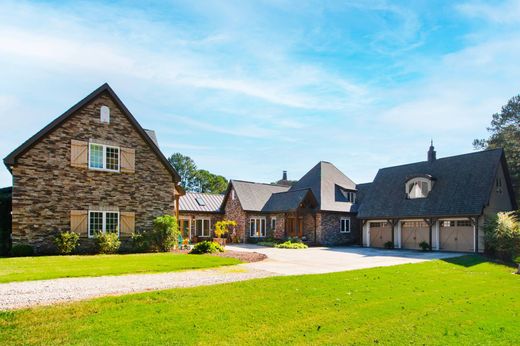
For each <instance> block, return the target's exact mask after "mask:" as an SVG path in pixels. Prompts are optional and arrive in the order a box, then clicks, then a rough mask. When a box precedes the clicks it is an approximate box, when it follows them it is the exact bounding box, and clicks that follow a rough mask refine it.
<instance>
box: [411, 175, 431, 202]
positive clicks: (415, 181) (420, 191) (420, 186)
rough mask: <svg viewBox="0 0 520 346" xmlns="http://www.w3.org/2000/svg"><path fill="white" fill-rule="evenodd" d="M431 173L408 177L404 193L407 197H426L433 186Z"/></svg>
mask: <svg viewBox="0 0 520 346" xmlns="http://www.w3.org/2000/svg"><path fill="white" fill-rule="evenodd" d="M433 181H434V179H433V178H432V176H431V175H428V174H425V175H416V176H412V177H409V178H408V179H407V180H406V184H405V193H406V197H407V198H408V199H416V198H426V197H428V194H429V193H430V191H431V190H432V188H433Z"/></svg>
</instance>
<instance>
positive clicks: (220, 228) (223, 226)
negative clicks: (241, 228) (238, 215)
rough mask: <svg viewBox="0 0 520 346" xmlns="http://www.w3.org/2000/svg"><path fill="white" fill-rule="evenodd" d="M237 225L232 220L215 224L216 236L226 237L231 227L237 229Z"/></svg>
mask: <svg viewBox="0 0 520 346" xmlns="http://www.w3.org/2000/svg"><path fill="white" fill-rule="evenodd" d="M236 225H237V223H236V222H235V221H231V220H222V221H218V222H217V223H215V236H216V237H217V238H222V237H223V236H224V235H226V234H228V233H229V229H230V228H231V227H236Z"/></svg>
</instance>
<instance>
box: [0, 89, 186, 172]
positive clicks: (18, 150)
mask: <svg viewBox="0 0 520 346" xmlns="http://www.w3.org/2000/svg"><path fill="white" fill-rule="evenodd" d="M104 92H106V93H108V94H109V96H110V97H111V98H112V99H113V100H114V102H115V103H116V105H117V106H118V107H119V108H120V109H121V111H122V112H123V114H124V115H125V116H126V117H127V118H128V120H130V123H131V124H132V125H133V126H134V128H135V129H136V131H137V132H138V133H139V134H140V135H141V137H142V138H143V139H144V141H145V142H146V143H147V144H148V145H149V146H150V148H152V151H153V152H154V153H155V154H156V155H157V158H158V159H159V160H160V161H161V162H162V163H163V165H164V166H165V167H166V169H167V170H168V172H170V174H171V175H172V177H173V180H174V181H175V182H179V181H180V176H179V174H178V173H177V171H175V169H174V168H173V166H172V165H171V164H170V163H169V162H168V160H167V159H166V157H165V156H164V155H163V153H162V152H161V150H160V149H159V147H158V146H157V144H156V143H155V142H154V140H153V139H152V138H151V137H150V135H149V134H147V133H146V131H145V130H144V129H143V128H142V127H141V125H140V124H139V123H138V122H137V120H136V119H135V118H134V116H133V115H132V113H130V111H129V110H128V108H126V106H125V105H124V104H123V102H122V101H121V100H120V99H119V97H118V96H117V95H116V93H115V92H114V90H112V88H111V87H110V86H109V85H108V83H105V84H103V85H101V86H100V87H99V88H97V89H96V90H94V91H93V92H92V93H90V94H89V95H88V96H87V97H85V98H84V99H83V100H81V101H79V102H78V103H76V104H75V105H74V106H72V107H71V108H70V109H69V110H67V111H66V112H65V113H63V114H62V115H60V116H59V117H57V118H56V119H54V120H53V121H52V122H51V123H49V124H48V125H47V126H45V127H44V128H43V129H41V130H40V131H38V132H37V133H36V134H35V135H33V136H32V137H31V138H29V139H28V140H26V141H25V142H24V143H23V144H22V145H20V146H19V147H18V148H16V149H15V150H13V151H12V152H11V153H10V154H9V155H7V156H6V157H5V158H4V164H5V165H6V166H7V169H8V170H9V171H11V166H12V165H14V164H15V163H16V159H17V158H18V157H19V156H20V155H22V154H23V153H25V152H26V151H27V150H29V149H30V148H31V147H32V146H33V145H34V144H36V143H38V141H39V140H40V139H42V138H43V137H44V136H45V135H47V134H49V133H51V132H52V131H53V130H55V129H56V128H57V127H58V126H59V125H61V124H62V123H63V122H64V121H66V120H67V119H68V118H69V117H70V116H72V115H73V114H74V113H75V112H76V111H78V110H79V109H81V108H82V107H84V106H85V105H87V104H89V103H90V102H91V101H93V100H94V99H96V98H97V97H98V96H99V95H100V94H102V93H104Z"/></svg>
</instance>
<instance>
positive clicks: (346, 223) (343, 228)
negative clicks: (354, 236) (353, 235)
mask: <svg viewBox="0 0 520 346" xmlns="http://www.w3.org/2000/svg"><path fill="white" fill-rule="evenodd" d="M339 232H340V233H350V218H349V217H342V218H341V219H340V220H339Z"/></svg>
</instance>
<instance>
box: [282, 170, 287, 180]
mask: <svg viewBox="0 0 520 346" xmlns="http://www.w3.org/2000/svg"><path fill="white" fill-rule="evenodd" d="M282 180H287V171H283V174H282Z"/></svg>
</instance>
